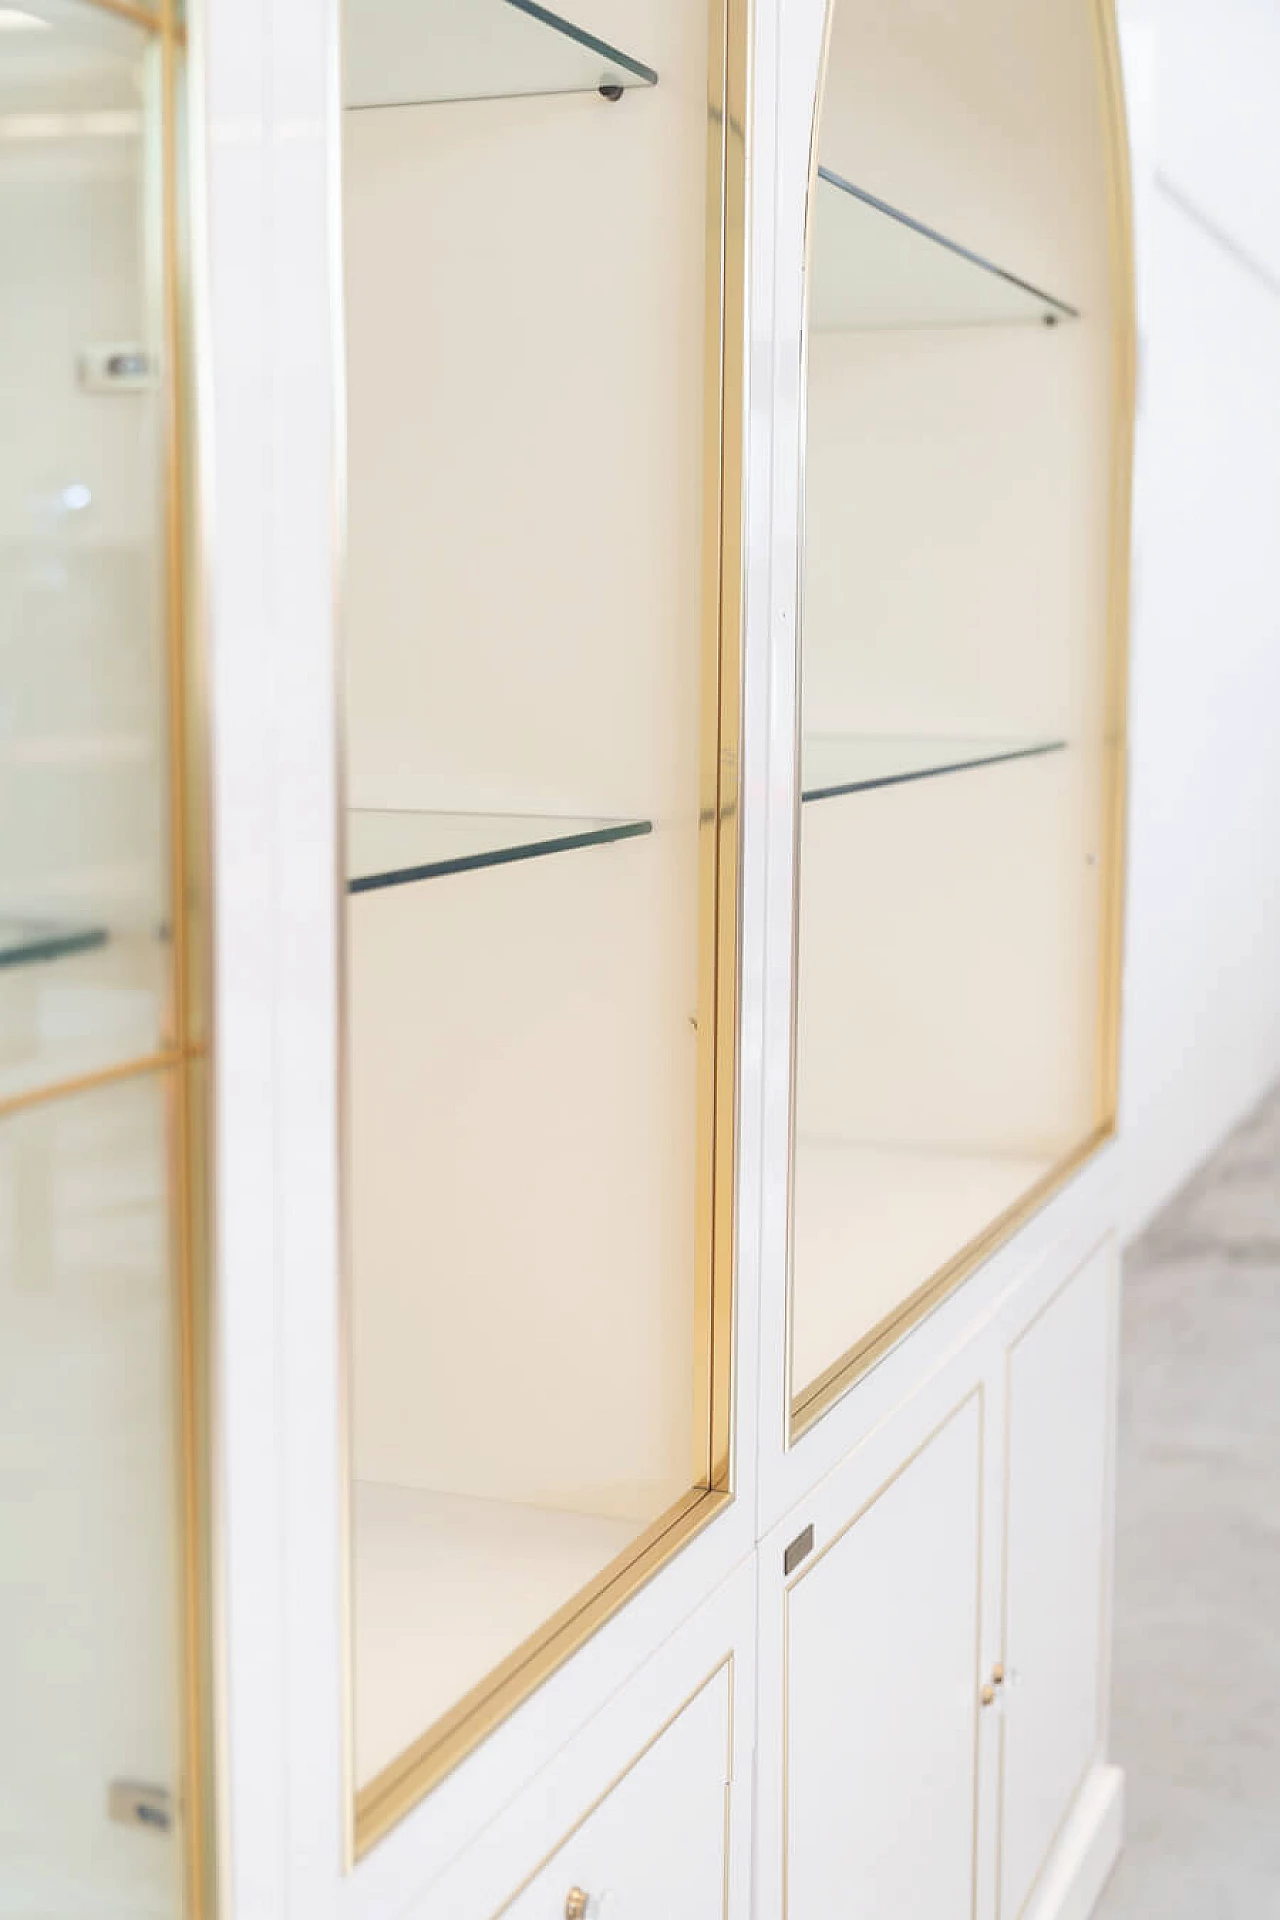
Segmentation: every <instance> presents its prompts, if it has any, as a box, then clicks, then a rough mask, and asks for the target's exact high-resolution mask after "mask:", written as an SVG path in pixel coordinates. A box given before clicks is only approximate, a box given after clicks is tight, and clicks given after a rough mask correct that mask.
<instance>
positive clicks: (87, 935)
mask: <svg viewBox="0 0 1280 1920" xmlns="http://www.w3.org/2000/svg"><path fill="white" fill-rule="evenodd" d="M106 939H107V935H106V930H105V929H104V928H103V927H66V926H59V925H58V924H57V923H56V922H54V921H50V920H7V919H3V918H0V967H20V966H24V965H30V964H32V963H33V962H35V961H38V960H58V959H61V957H62V956H63V955H64V954H68V953H87V952H88V950H89V949H90V948H91V947H101V946H105V944H106Z"/></svg>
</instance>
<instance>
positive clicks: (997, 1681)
mask: <svg viewBox="0 0 1280 1920" xmlns="http://www.w3.org/2000/svg"><path fill="white" fill-rule="evenodd" d="M991 1684H992V1686H995V1687H1002V1686H1003V1685H1004V1662H1003V1661H1002V1660H997V1661H996V1663H995V1665H994V1667H992V1669H991Z"/></svg>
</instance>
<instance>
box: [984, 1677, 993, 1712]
mask: <svg viewBox="0 0 1280 1920" xmlns="http://www.w3.org/2000/svg"><path fill="white" fill-rule="evenodd" d="M995 1697H996V1690H995V1688H994V1687H993V1686H992V1684H991V1682H990V1681H989V1680H988V1681H987V1683H986V1685H985V1686H984V1687H983V1689H982V1694H981V1699H982V1704H983V1706H984V1707H989V1706H990V1705H991V1702H992V1701H993V1700H994V1699H995Z"/></svg>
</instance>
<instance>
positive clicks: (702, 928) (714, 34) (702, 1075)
mask: <svg viewBox="0 0 1280 1920" xmlns="http://www.w3.org/2000/svg"><path fill="white" fill-rule="evenodd" d="M728 4H730V0H711V5H710V7H709V9H708V12H709V34H710V39H709V44H708V51H707V190H706V198H707V206H706V250H707V273H706V301H705V310H704V316H703V325H704V329H705V337H704V345H703V368H704V372H703V422H702V458H703V484H702V672H701V684H700V687H699V703H700V729H699V742H698V1017H697V1025H698V1114H697V1132H696V1144H695V1156H696V1164H695V1170H694V1177H695V1201H694V1205H695V1213H694V1222H695V1229H694V1230H695V1246H694V1263H695V1286H694V1382H693V1390H694V1432H695V1434H696V1435H697V1441H698V1449H699V1457H698V1460H697V1463H696V1468H695V1472H696V1475H697V1477H698V1478H699V1479H700V1480H701V1482H702V1484H703V1485H705V1486H708V1487H709V1486H710V1485H711V1481H712V1471H713V1469H712V1460H713V1456H714V1452H715V1441H714V1433H715V1395H714V1390H713V1379H714V1372H715V1366H714V1348H715V1337H714V1331H713V1328H714V1321H715V1305H716V1260H715V1255H716V1244H715V1241H716V1220H717V1210H716V1204H715V1166H716V1090H717V1081H718V1076H717V1072H716V1057H717V1053H716V1039H717V1034H716V1024H717V1013H718V1011H719V1009H718V1006H717V983H718V967H717V962H716V943H717V932H718V925H719V914H718V910H717V902H718V898H719V880H720V791H719V764H720V652H721V635H720V568H721V522H722V517H723V509H722V476H721V455H720V443H721V433H722V427H723V411H724V386H723V364H724V351H723V340H724V240H723V234H724V207H725V179H724V149H725V138H724V126H725V111H726V91H727V89H726V71H725V69H726V39H727V35H726V7H727V5H728Z"/></svg>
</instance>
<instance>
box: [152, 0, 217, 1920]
mask: <svg viewBox="0 0 1280 1920" xmlns="http://www.w3.org/2000/svg"><path fill="white" fill-rule="evenodd" d="M158 17H159V25H160V42H159V45H160V63H161V100H160V108H161V112H160V136H161V148H160V174H161V206H160V218H161V229H162V230H161V248H162V260H163V270H162V281H161V298H162V313H161V324H162V328H163V340H164V352H163V364H164V368H165V375H164V381H163V387H162V403H163V436H162V439H163V448H164V463H165V464H164V486H165V625H166V649H167V671H168V687H167V696H168V708H167V723H168V776H169V817H170V890H171V900H172V907H171V918H172V923H173V944H172V950H171V955H170V965H171V978H172V995H173V1001H172V1006H173V1030H174V1033H175V1036H176V1040H177V1046H178V1049H179V1052H180V1054H181V1056H182V1064H181V1067H180V1069H179V1070H178V1071H176V1072H175V1073H174V1074H173V1075H172V1076H171V1079H170V1102H171V1108H170V1110H171V1121H172V1124H171V1139H170V1188H171V1201H170V1205H171V1215H172V1228H171V1232H172V1240H173V1246H174V1263H173V1272H174V1275H175V1278H176V1301H175V1310H176V1328H175V1333H176V1347H177V1351H176V1356H175V1360H176V1373H177V1394H176V1401H177V1416H178V1422H179V1431H178V1434H177V1448H176V1452H177V1461H178V1473H179V1500H180V1509H179V1510H180V1514H181V1529H182V1537H181V1551H182V1563H181V1576H180V1584H179V1596H180V1605H181V1608H182V1631H181V1635H180V1641H179V1645H180V1648H181V1658H182V1672H181V1696H180V1697H181V1700H182V1709H183V1710H182V1719H181V1737H182V1743H183V1750H182V1781H183V1796H182V1798H183V1809H182V1811H183V1818H182V1839H183V1852H184V1858H183V1868H184V1875H185V1891H186V1901H185V1912H186V1913H187V1914H188V1916H189V1917H190V1920H211V1916H212V1915H213V1913H214V1912H215V1910H216V1897H217V1874H216V1861H217V1846H216V1842H215V1839H214V1818H215V1809H214V1804H213V1792H212V1782H213V1779H214V1777H215V1772H216V1752H215V1750H216V1738H217V1735H216V1730H215V1712H214V1700H215V1681H214V1671H213V1669H214V1651H213V1647H214V1636H213V1613H214V1608H215V1600H214V1593H213V1565H214V1552H213V1522H212V1493H211V1488H212V1460H211V1454H210V1447H211V1394H210V1380H211V1355H212V1341H211V1315H212V1304H211V1295H210V1288H211V1284H212V1261H211V1246H210V1228H211V1217H210V1204H211V1197H212V1181H211V1169H210V1165H209V1157H208V1156H209V1153H210V1151H211V1147H212V1128H211V1115H210V1112H209V1091H210V1081H211V1077H212V1076H211V1069H210V1067H209V1065H208V1063H207V1061H206V1060H205V1058H204V1054H205V1049H204V1045H203V1041H202V1033H203V1027H204V1023H205V1022H206V1021H207V1019H208V1005H207V997H208V984H209V982H210V981H211V980H212V964H211V961H212V954H211V941H212V926H211V917H210V911H209V909H210V885H211V874H212V860H211V857H210V855H211V829H210V823H209V819H208V786H207V778H206V777H205V769H206V768H207V766H208V764H209V758H210V755H209V739H208V730H209V715H208V701H207V687H206V686H205V683H204V678H203V661H202V659H200V658H199V657H197V636H198V633H199V623H198V622H197V621H196V620H195V619H194V618H193V617H192V613H191V609H190V608H189V607H188V604H187V599H188V596H187V585H188V570H189V568H191V567H192V565H193V564H195V565H199V564H200V561H199V559H198V557H197V552H196V548H195V544H194V535H195V501H194V497H193V490H194V486H195V477H194V469H195V460H194V458H193V447H192V445H191V443H190V436H194V434H195V433H196V429H197V421H196V415H195V405H194V398H195V395H194V387H193V384H192V380H191V370H190V369H189V366H188V359H189V352H188V349H189V341H188V337H187V326H188V324H189V323H190V321H191V309H190V304H189V279H190V270H191V268H190V261H189V258H188V246H187V238H188V235H189V231H190V226H191V219H192V211H191V193H190V187H191V167H190V158H189V142H188V143H187V149H186V150H184V147H183V144H182V140H181V137H180V136H181V133H182V131H183V128H182V127H181V125H180V118H181V114H182V106H183V103H184V95H185V71H184V61H185V45H186V35H185V32H184V30H183V24H182V22H181V21H180V20H179V18H178V0H161V5H160V8H159V16H158ZM184 213H185V218H184ZM197 968H198V969H199V979H198V981H197V979H196V977H195V970H196V969H197ZM197 1008H199V1018H198V1019H197V1014H196V1009H197Z"/></svg>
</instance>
